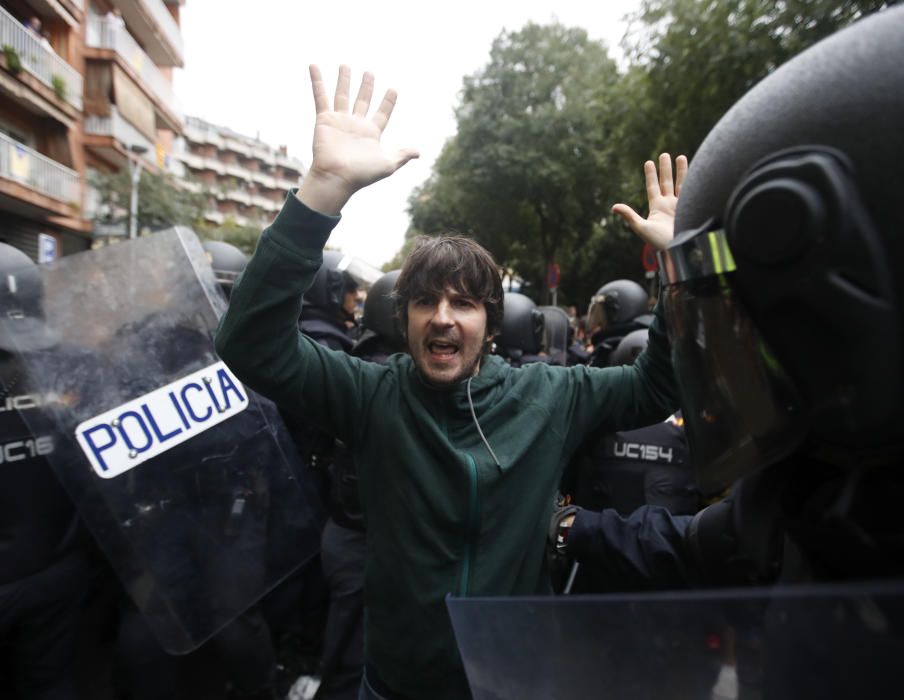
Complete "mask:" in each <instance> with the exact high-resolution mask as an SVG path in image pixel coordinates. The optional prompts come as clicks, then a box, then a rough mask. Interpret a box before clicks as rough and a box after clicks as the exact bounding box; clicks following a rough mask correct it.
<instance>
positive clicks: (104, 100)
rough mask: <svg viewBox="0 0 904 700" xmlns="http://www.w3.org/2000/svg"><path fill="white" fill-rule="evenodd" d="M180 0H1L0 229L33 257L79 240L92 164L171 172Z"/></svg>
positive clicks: (89, 226)
mask: <svg viewBox="0 0 904 700" xmlns="http://www.w3.org/2000/svg"><path fill="white" fill-rule="evenodd" d="M181 5H182V0H0V49H2V50H0V241H3V242H7V243H10V244H12V245H15V246H16V247H18V248H21V249H22V250H24V251H25V252H26V253H27V254H29V255H30V256H31V257H32V258H33V259H35V260H38V261H42V262H43V261H46V260H49V259H52V258H54V257H59V256H60V255H65V254H67V253H72V252H77V251H79V250H84V249H87V248H89V247H91V245H92V243H94V242H95V240H96V239H97V238H98V236H99V232H98V231H96V230H95V226H94V223H93V221H92V220H93V218H94V214H95V211H96V197H93V196H92V190H91V187H90V181H91V179H92V174H93V173H95V172H115V171H119V170H121V169H123V168H128V167H129V165H130V162H131V163H133V164H134V163H136V162H138V160H139V159H140V161H141V164H142V167H144V168H148V169H154V170H156V169H161V168H164V169H166V168H169V169H171V170H173V171H174V172H175V173H176V174H180V173H181V166H180V164H179V162H178V161H176V160H175V159H173V158H172V157H171V152H172V149H173V147H174V143H175V141H176V139H178V137H179V135H180V134H181V132H182V129H183V118H182V115H181V112H180V109H179V105H178V102H177V101H176V99H175V96H174V94H173V90H172V70H173V68H178V67H181V66H182V65H183V46H182V36H181V32H180V29H179V8H180V6H181ZM109 233H115V234H116V235H122V234H124V233H125V231H124V230H122V231H113V232H104V234H109Z"/></svg>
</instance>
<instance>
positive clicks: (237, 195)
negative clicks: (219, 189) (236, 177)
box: [223, 190, 252, 206]
mask: <svg viewBox="0 0 904 700" xmlns="http://www.w3.org/2000/svg"><path fill="white" fill-rule="evenodd" d="M223 199H227V200H229V201H230V202H240V203H241V204H245V205H246V206H250V205H251V200H252V197H251V195H250V194H248V193H247V192H245V191H244V190H228V191H226V192H224V193H223Z"/></svg>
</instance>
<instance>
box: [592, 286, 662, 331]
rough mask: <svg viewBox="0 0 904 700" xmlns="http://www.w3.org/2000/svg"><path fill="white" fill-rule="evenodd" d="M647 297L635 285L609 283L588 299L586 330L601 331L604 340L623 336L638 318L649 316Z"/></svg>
mask: <svg viewBox="0 0 904 700" xmlns="http://www.w3.org/2000/svg"><path fill="white" fill-rule="evenodd" d="M648 302H649V295H648V294H647V292H646V290H644V288H643V287H641V286H640V285H639V284H637V282H633V281H632V280H613V281H612V282H608V283H606V284H604V285H603V286H602V287H600V288H599V289H598V290H597V291H596V294H594V295H593V296H592V297H590V306H589V308H588V309H587V330H589V331H591V332H593V331H594V328H602V329H603V332H604V334H605V336H607V337H608V336H610V335H624V333H625V331H626V330H628V329H629V328H631V327H632V324H633V322H634V321H635V319H637V318H638V317H639V316H645V315H647V314H649V311H650V309H649V304H648ZM647 325H648V324H647Z"/></svg>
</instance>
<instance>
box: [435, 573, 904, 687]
mask: <svg viewBox="0 0 904 700" xmlns="http://www.w3.org/2000/svg"><path fill="white" fill-rule="evenodd" d="M447 606H448V609H449V614H450V616H451V618H452V626H453V628H454V630H455V636H456V639H457V642H458V648H459V652H460V653H461V657H462V660H463V662H464V666H465V671H466V673H467V676H468V681H469V683H470V686H471V691H472V693H473V697H474V700H489V699H490V698H492V699H493V700H500V699H502V698H506V699H507V698H519V699H522V700H531V699H533V698H537V700H539V699H541V698H543V699H544V700H545V699H547V698H589V697H597V698H617V699H619V700H621V699H622V698H631V699H632V700H645V699H647V698H649V699H650V700H669V699H670V698H675V699H677V698H682V699H687V700H695V699H699V700H733V699H737V700H754V699H756V700H760V699H768V700H776V699H778V700H783V699H785V698H788V699H790V698H858V699H859V698H880V697H897V694H898V693H899V692H900V680H899V679H900V675H899V674H900V671H899V669H900V663H901V659H902V658H904V581H899V582H896V583H881V584H880V583H875V584H867V583H864V584H850V585H847V584H846V585H810V586H800V587H798V586H795V587H781V588H775V589H746V590H740V589H738V590H731V591H728V590H726V591H719V592H713V591H707V592H688V593H671V594H665V593H662V594H659V593H657V594H625V595H610V596H558V597H553V596H549V597H544V598H482V599H481V598H448V599H447Z"/></svg>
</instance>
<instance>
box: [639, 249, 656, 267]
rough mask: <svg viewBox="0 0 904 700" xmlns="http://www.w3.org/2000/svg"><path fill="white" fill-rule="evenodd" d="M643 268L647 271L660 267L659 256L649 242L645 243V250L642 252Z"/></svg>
mask: <svg viewBox="0 0 904 700" xmlns="http://www.w3.org/2000/svg"><path fill="white" fill-rule="evenodd" d="M640 257H641V263H643V269H644V270H645V271H646V272H655V271H656V270H658V269H659V258H657V257H656V251H655V250H653V246H651V245H650V244H649V243H644V244H643V252H642V253H641V254H640Z"/></svg>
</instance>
